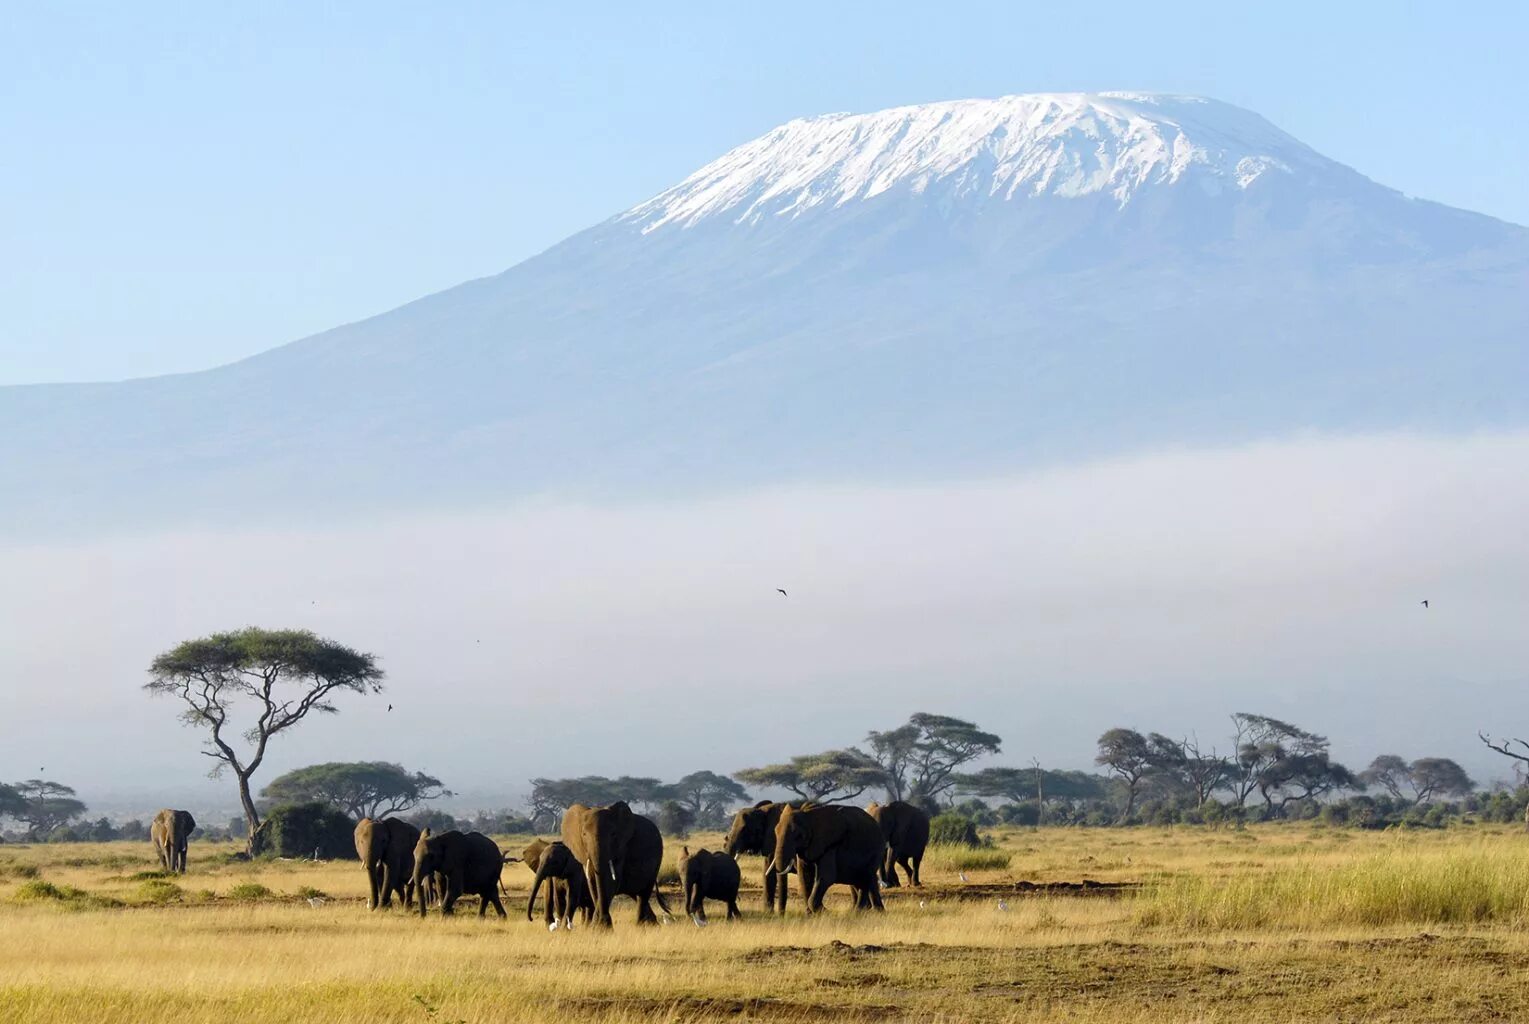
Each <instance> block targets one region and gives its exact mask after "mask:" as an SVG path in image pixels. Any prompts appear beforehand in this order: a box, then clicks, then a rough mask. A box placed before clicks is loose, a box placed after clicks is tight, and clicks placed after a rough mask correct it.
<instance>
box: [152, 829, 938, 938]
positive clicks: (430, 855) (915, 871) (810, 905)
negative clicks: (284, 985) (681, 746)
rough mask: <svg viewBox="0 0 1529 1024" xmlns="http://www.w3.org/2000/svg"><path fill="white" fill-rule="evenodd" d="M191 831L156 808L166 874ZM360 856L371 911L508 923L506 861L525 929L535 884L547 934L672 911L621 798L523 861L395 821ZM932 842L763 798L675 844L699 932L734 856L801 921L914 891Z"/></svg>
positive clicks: (359, 836) (725, 890) (494, 847)
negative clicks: (466, 913) (892, 891)
mask: <svg viewBox="0 0 1529 1024" xmlns="http://www.w3.org/2000/svg"><path fill="white" fill-rule="evenodd" d="M195 827H196V822H195V821H194V820H193V819H192V817H191V815H190V814H187V813H186V812H185V811H172V810H164V811H161V812H159V814H158V815H156V816H155V818H154V823H153V826H152V828H151V835H152V838H153V841H154V846H155V849H156V850H157V851H158V853H159V857H160V862H161V864H162V865H164V867H165V869H166V870H170V871H182V872H184V871H185V869H186V839H187V837H188V836H189V835H190V832H191V830H192V829H193V828H195ZM355 842H356V854H357V856H358V857H360V859H361V865H362V867H363V868H364V869H365V871H366V878H367V886H368V896H367V906H368V907H370V908H371V909H373V910H375V909H377V908H379V907H388V906H391V905H392V901H393V898H394V897H395V896H396V897H397V898H398V900H399V901H400V902H401V903H403V905H404V906H405V907H408V908H411V909H413V908H417V909H418V910H419V913H420V915H421V916H423V915H425V914H426V913H427V912H428V908H429V907H430V906H432V905H435V904H437V903H438V904H439V906H440V910H441V913H443V914H451V913H452V912H453V908H454V907H455V905H456V902H457V900H459V899H460V898H461V897H463V896H477V897H478V898H479V901H480V902H479V906H478V916H479V917H483V916H486V915H487V913H488V908H489V907H490V906H492V907H493V908H494V910H495V912H496V913H497V914H498V915H499V916H500V917H507V916H508V915H507V914H506V912H505V909H504V904H503V902H501V900H500V893H501V892H502V890H503V887H504V886H503V881H502V878H501V875H502V872H503V868H504V865H505V864H506V863H515V862H519V863H523V864H525V865H526V867H527V868H529V869H530V870H531V871H532V872H534V876H535V877H534V881H533V883H532V887H531V895H530V899H529V901H528V902H527V904H526V920H528V921H529V920H532V919H533V918H534V915H535V911H536V902H537V899H538V898H539V897H540V896H541V892H542V886H543V885H544V884H545V885H546V887H547V893H546V903H545V905H544V911H543V913H544V917H543V919H544V921H545V922H546V924H547V927H548V928H549V929H550V930H553V931H556V930H557V929H559V928H564V929H567V928H572V927H573V926H574V920H575V918H577V919H579V920H580V921H581V922H582V923H584V924H586V925H587V924H593V925H595V926H597V927H603V928H608V927H610V925H611V903H612V901H613V900H614V899H615V898H616V897H617V896H630V897H632V899H633V900H635V901H636V903H637V923H638V924H656V923H657V922H658V916H657V915H656V914H655V913H654V911H653V906H652V904H653V902H654V901H657V903H658V906H659V908H660V909H661V910H662V911H663V912H664V914H665V915H668V914H669V913H670V910H669V904H668V902H667V901H666V900H665V899H664V896H663V894H662V893H661V892H660V891H659V889H658V874H659V866H660V865H661V864H662V862H663V857H664V840H663V837H662V836H661V835H660V834H659V830H658V826H657V825H655V824H654V823H653V822H652V821H651V820H649V819H648V818H646V817H644V816H642V815H641V814H638V813H636V812H635V811H633V810H632V808H631V807H630V806H628V805H627V804H626V803H625V802H624V801H618V802H616V803H613V804H610V805H609V806H606V807H586V806H584V805H583V804H574V805H573V806H571V807H569V808H568V810H567V811H566V812H565V813H564V815H563V824H562V830H561V835H560V836H559V838H557V839H553V840H545V839H537V840H535V841H533V842H532V843H530V844H529V845H528V846H527V847H526V848H525V849H524V850H523V851H522V852H521V855H520V856H519V857H511V856H506V855H505V854H504V853H502V852H501V851H500V849H499V846H498V844H496V843H495V842H494V841H493V840H492V839H490V838H489V837H488V836H485V835H483V834H482V833H479V832H459V831H456V830H451V831H447V832H441V833H439V834H434V833H432V832H431V831H430V830H429V829H424V830H421V829H418V828H416V827H415V826H413V825H410V824H409V823H408V822H406V821H402V820H400V819H398V818H383V819H380V820H375V821H374V820H372V819H371V818H363V819H362V820H361V822H360V823H359V824H357V825H356V830H355ZM928 843H929V816H928V815H927V814H926V813H924V811H922V810H920V809H919V808H917V807H915V806H913V805H912V804H908V803H905V802H903V801H893V802H891V803H888V804H872V805H871V806H870V807H869V808H867V809H865V810H861V809H860V808H858V807H847V806H842V805H839V804H813V803H809V802H805V801H798V802H794V803H775V802H771V801H762V802H760V803H758V804H755V805H754V806H752V807H746V808H744V809H743V810H741V811H739V812H738V813H737V814H735V815H734V816H733V821H732V827H731V828H730V829H729V831H728V834H727V838H726V839H725V840H724V841H723V843H722V849H721V851H720V852H714V851H711V850H704V849H703V850H697V851H696V852H694V853H692V852H691V851H690V848H689V847H688V846H687V847H683V848H682V850H681V853H680V857H679V859H678V864H677V866H678V872H679V882H680V889H681V892H682V893H683V895H684V907H685V913H686V914H687V915H688V916H689V917H690V918H691V920H692V921H694V922H695V923H696V925H698V926H703V927H704V926H705V925H706V923H707V917H706V901H708V900H711V901H714V902H718V903H721V904H723V905H724V906H725V907H726V911H727V919H728V920H732V919H734V918H737V917H740V916H742V915H741V911H739V909H738V889H739V885H740V883H741V875H740V872H739V869H738V858H739V857H740V856H742V855H744V854H752V855H756V856H760V857H762V858H763V859H764V873H763V883H764V903H765V909H766V910H767V911H773V912H775V913H785V910H786V903H787V889H788V885H787V881H788V879H787V876H788V875H792V874H794V875H796V877H797V885H798V888H799V889H800V891H801V894H802V898H803V900H804V903H805V906H806V912H807V913H809V914H812V913H817V912H819V911H821V910H822V909H823V899H824V897H825V895H826V894H827V892H828V890H829V889H830V888H831V887H832V886H835V885H844V886H847V887H848V888H849V890H850V892H851V894H852V897H853V901H854V906H855V908H856V909H860V910H881V909H883V905H882V899H881V890H882V888H883V887H884V886H885V887H893V886H897V885H899V884H900V883H899V880H898V869H899V868H901V869H902V872H903V874H904V876H905V877H906V878H907V881H908V882H909V883H910V884H912V885H920V884H922V883H921V880H920V878H919V868H920V865H921V863H922V862H923V859H924V850H925V847H926V846H927V845H928Z"/></svg>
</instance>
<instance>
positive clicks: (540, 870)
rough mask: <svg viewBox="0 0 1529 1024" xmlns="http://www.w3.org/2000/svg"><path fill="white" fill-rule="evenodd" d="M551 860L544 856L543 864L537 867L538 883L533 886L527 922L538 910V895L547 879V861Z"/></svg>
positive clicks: (527, 905)
mask: <svg viewBox="0 0 1529 1024" xmlns="http://www.w3.org/2000/svg"><path fill="white" fill-rule="evenodd" d="M549 859H550V858H548V857H545V856H544V857H542V859H541V862H540V863H539V864H537V865H536V881H535V882H533V883H532V884H531V898H530V900H528V901H527V902H526V920H527V921H529V920H531V918H532V914H533V912H534V911H535V910H536V894H537V893H539V892H541V888H542V880H543V879H545V878H546V877H547V861H548V860H549ZM549 899H550V897H549Z"/></svg>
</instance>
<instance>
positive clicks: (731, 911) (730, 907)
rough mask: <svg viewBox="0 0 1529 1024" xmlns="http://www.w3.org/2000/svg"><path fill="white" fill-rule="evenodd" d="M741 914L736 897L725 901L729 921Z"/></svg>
mask: <svg viewBox="0 0 1529 1024" xmlns="http://www.w3.org/2000/svg"><path fill="white" fill-rule="evenodd" d="M742 916H743V911H741V910H739V909H738V897H736V896H734V897H733V898H732V899H730V900H728V901H727V919H728V920H729V921H733V920H737V919H738V918H740V917H742Z"/></svg>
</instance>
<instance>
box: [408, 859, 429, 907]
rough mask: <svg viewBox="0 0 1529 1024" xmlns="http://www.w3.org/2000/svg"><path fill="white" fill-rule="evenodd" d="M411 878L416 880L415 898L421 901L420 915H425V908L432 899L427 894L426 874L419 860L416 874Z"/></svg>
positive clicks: (415, 870)
mask: <svg viewBox="0 0 1529 1024" xmlns="http://www.w3.org/2000/svg"><path fill="white" fill-rule="evenodd" d="M411 880H412V881H413V882H414V898H415V899H416V900H418V901H419V916H420V917H424V916H425V910H426V908H427V905H428V904H429V902H430V900H429V898H428V897H427V896H426V889H425V883H426V874H425V872H423V871H421V870H420V866H419V863H418V862H417V861H416V862H415V865H414V875H413V877H412V879H411Z"/></svg>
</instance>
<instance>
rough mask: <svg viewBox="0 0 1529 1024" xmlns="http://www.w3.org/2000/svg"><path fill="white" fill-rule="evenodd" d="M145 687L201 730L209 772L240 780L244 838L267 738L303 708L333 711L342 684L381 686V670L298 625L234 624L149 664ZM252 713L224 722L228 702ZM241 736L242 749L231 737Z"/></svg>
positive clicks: (252, 822) (358, 688)
mask: <svg viewBox="0 0 1529 1024" xmlns="http://www.w3.org/2000/svg"><path fill="white" fill-rule="evenodd" d="M149 675H150V680H149V682H147V683H145V684H144V687H143V688H144V689H145V690H148V691H149V692H150V693H151V694H162V695H165V696H170V697H176V698H178V699H179V700H180V701H181V702H182V703H183V704H185V708H184V710H182V711H181V720H182V721H184V722H185V723H186V724H187V725H192V726H197V727H199V728H203V729H206V730H207V731H208V734H209V735H208V739H207V749H206V750H204V751H202V753H203V754H205V755H206V756H208V757H210V758H212V759H213V760H214V761H216V762H217V763H216V765H215V766H214V767H213V769H212V771H211V772H210V773H209V774H210V775H212V776H213V777H214V778H216V777H218V776H219V775H221V774H222V773H223V771H224V770H225V769H228V770H232V771H233V773H234V777H235V778H237V779H238V780H239V802H240V803H241V804H242V805H243V806H244V820H245V824H246V826H247V827H248V833H247V834H248V836H249V842H250V843H252V844H253V842H254V838H255V830H256V829H258V828H259V827H260V813H259V811H257V810H256V808H255V798H254V797H253V796H252V795H251V793H250V778H251V777H252V776H253V775H254V774H255V771H256V770H257V769H258V768H259V767H260V763H261V762H262V761H263V760H265V752H266V747H267V745H269V743H270V742H271V738H272V737H273V736H275V735H276V734H278V733H280V732H284V731H285V730H287V729H290V728H292V727H293V726H294V725H296V724H297V723H298V722H301V721H302V720H303V719H304V718H306V717H307V716H308V714H309V713H310V712H318V713H321V714H334V713H336V712H337V711H338V710H339V709H338V708H336V707H335V706H334V704H333V703H332V698H333V697H334V695H335V694H336V693H337V692H339V691H342V690H351V691H354V692H356V693H368V692H370V693H380V692H382V670H381V669H380V668H378V667H377V659H376V658H375V657H374V656H372V655H370V654H362V653H361V652H359V651H356V650H353V649H351V648H349V647H346V646H345V645H344V644H340V643H336V642H335V641H333V640H326V639H323V638H321V637H318V636H315V635H314V634H313V633H311V632H309V631H308V630H305V629H280V630H269V629H256V628H254V627H250V628H246V629H241V630H238V631H236V632H231V633H214V634H213V635H211V636H205V637H202V638H201V639H199V640H187V641H186V642H184V643H182V644H180V645H179V646H177V647H175V648H174V649H172V650H168V651H166V652H165V653H163V654H161V655H160V656H159V657H157V658H155V659H154V663H153V664H152V665H150V666H149ZM240 706H244V707H247V708H248V711H249V713H252V714H253V715H254V722H253V723H252V724H251V725H249V726H248V728H245V729H240V728H239V727H238V726H237V725H234V724H233V723H232V722H231V721H230V714H231V712H232V711H234V709H235V708H237V707H240ZM241 739H242V740H243V741H244V742H245V743H246V744H248V749H247V750H245V751H242V752H241V751H239V750H236V749H235V747H234V743H235V742H237V741H239V740H241Z"/></svg>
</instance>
